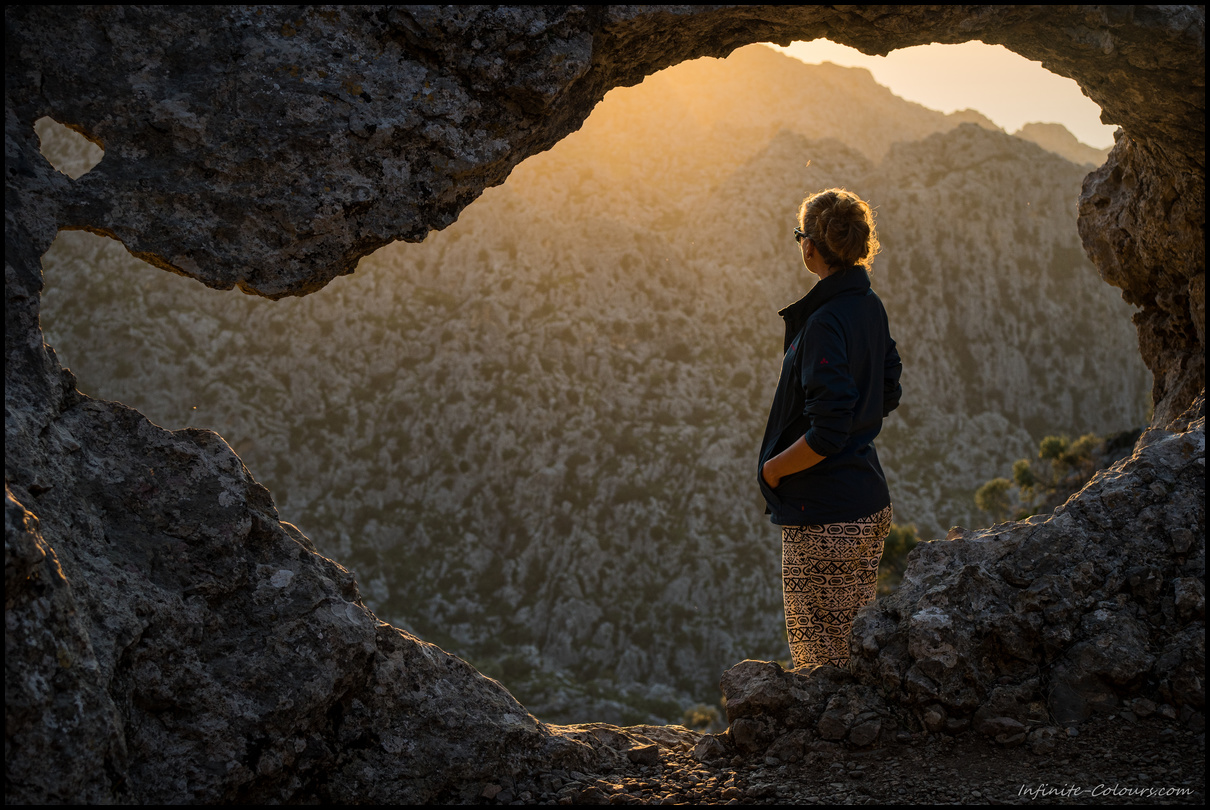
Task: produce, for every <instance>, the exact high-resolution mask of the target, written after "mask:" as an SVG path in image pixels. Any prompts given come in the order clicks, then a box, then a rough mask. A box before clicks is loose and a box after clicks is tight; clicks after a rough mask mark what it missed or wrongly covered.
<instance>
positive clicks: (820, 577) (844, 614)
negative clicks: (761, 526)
mask: <svg viewBox="0 0 1210 810" xmlns="http://www.w3.org/2000/svg"><path fill="white" fill-rule="evenodd" d="M891 514H892V512H891V507H889V506H888V507H887V508H885V509H883V510H882V511H880V512H876V513H875V514H873V515H870V516H869V517H866V518H862V519H861V520H856V521H853V522H852V523H828V524H826V525H824V526H783V527H782V533H781V561H782V562H781V574H782V595H783V596H784V598H785V604H786V635H787V636H789V639H790V655H792V656H793V658H794V667H795V668H796V669H797V668H798V667H803V666H807V665H808V664H831V665H832V666H836V667H845V666H847V665H848V663H849V636H850V635H851V634H852V632H853V617H854V616H855V615H857V611H858V610H859V609H860V608H861V607H862V606H863V605H865V604H866V603H867V602H869V601H870V600H872V599H873V598H874V595H875V590H876V588H877V585H878V561H879V560H881V559H882V544H883V542H884V541H885V540H886V538H887V535H888V534H890V532H891Z"/></svg>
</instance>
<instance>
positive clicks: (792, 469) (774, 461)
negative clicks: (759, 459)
mask: <svg viewBox="0 0 1210 810" xmlns="http://www.w3.org/2000/svg"><path fill="white" fill-rule="evenodd" d="M823 460H824V456H821V455H820V454H819V453H816V452H815V451H814V450H812V449H811V445H809V444H807V437H806V436H803V437H802V438H801V439H799V440H798V441H796V442H794V444H792V445H790V446H789V447H787V448H786V449H785V450H782V451H781V452H780V453H778V454H777V455H775V456H774V457H773V458H771V459H769V460H768V461H766V462H765V466H763V467H761V470H760V474H761V475H763V476H764V477H765V483H766V484H768V485H769V486H771V487H773V488H774V489H777V485H778V484H780V483H781V479H783V478H785V477H786V476H787V475H793V474H794V473H796V472H802V471H803V470H807V469H810V468H811V467H814V466H815V465H816V464H818V463H819V462H821V461H823Z"/></svg>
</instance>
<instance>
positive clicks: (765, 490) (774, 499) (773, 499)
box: [756, 465, 781, 509]
mask: <svg viewBox="0 0 1210 810" xmlns="http://www.w3.org/2000/svg"><path fill="white" fill-rule="evenodd" d="M762 467H763V465H762ZM756 483H758V484H760V494H761V495H764V496H765V503H767V504H769V506H770V507H771V508H774V509H776V508H777V507H780V506H781V498H779V497H778V496H777V493H776V492H774V490H773V487H771V486H769V485H768V484H767V483H765V476H764V474H763V473H762V472H761V470H760V469H757V471H756Z"/></svg>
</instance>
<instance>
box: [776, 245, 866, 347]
mask: <svg viewBox="0 0 1210 810" xmlns="http://www.w3.org/2000/svg"><path fill="white" fill-rule="evenodd" d="M869 289H870V274H869V273H868V272H866V270H865V268H863V267H861V266H860V265H853V266H852V267H846V268H845V269H844V270H841V271H840V272H838V273H833V274H832V275H830V276H828V277H827V278H824V279H820V280H819V283H818V284H816V285H815V286H814V287H812V288H811V291H810V292H808V293H807V294H806V295H804V296H803V297H802V298H800V299H798V300H797V301H795V302H794V303H793V304H790V306H788V307H785V308H784V309H782V310H781V311H779V312H778V313H777V314H778V315H780V316H782V317H783V318H785V319H786V340H785V346H783V347H782V351H783V352H784V351H786V350H788V349H789V348H790V344H791V343H792V342H793V341H794V338H795V337H797V336H798V333H799V332H801V331H802V328H803V326H805V325H806V323H807V320H808V319H809V318H810V317H811V316H812V315H814V314H815V313H816V312H817V311H818V310H819V308H820V307H822V306H823V305H824V304H826V303H828V302H829V301H831V300H832V299H833V298H838V297H840V296H842V295H852V294H858V295H862V294H864V293H865V292H866V291H867V290H869Z"/></svg>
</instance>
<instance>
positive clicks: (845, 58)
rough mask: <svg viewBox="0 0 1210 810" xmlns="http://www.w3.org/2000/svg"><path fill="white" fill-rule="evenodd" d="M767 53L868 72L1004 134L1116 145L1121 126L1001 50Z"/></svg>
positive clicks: (827, 45)
mask: <svg viewBox="0 0 1210 810" xmlns="http://www.w3.org/2000/svg"><path fill="white" fill-rule="evenodd" d="M770 47H772V48H775V49H776V50H779V51H781V52H783V53H786V54H789V55H790V56H793V57H796V58H798V59H801V60H802V61H804V62H807V63H810V64H818V63H820V62H833V63H835V64H837V65H844V66H846V67H863V68H867V69H868V70H869V71H870V72H871V73H873V74H874V80H875V81H877V82H878V83H879V84H881V85H883V86H884V87H889V88H890V89H891V92H893V93H894V94H895V95H897V96H899V97H900V98H904V99H907V100H908V101H915V102H917V103H918V104H923V105H924V106H926V107H928V108H930V109H933V110H939V111H941V112H945V113H950V112H955V111H956V110H965V109H974V110H978V111H979V112H981V113H983V114H984V115H986V116H987V117H988V118H990V119H991V120H992V121H995V122H996V124H997V125H998V126H1000V127H1002V128H1003V129H1004V130H1005V131H1007V132H1016V131H1017V130H1019V129H1020V128H1021V127H1022V126H1023V125H1025V124H1027V123H1031V122H1044V123H1059V124H1062V125H1063V126H1065V127H1067V129H1068V130H1069V131H1070V132H1071V133H1072V134H1073V135H1075V136H1076V137H1077V138H1079V139H1080V140H1081V141H1083V142H1084V143H1086V144H1088V145H1089V146H1094V147H1097V148H1106V147H1110V146H1113V132H1114V130H1115V129H1117V127H1114V126H1106V125H1105V124H1102V123H1101V121H1100V117H1101V108H1100V107H1098V106H1097V105H1096V103H1095V102H1094V101H1092V100H1091V99H1090V98H1088V97H1087V96H1085V95H1084V94H1083V92H1081V91H1080V87H1079V85H1077V84H1076V83H1075V81H1074V80H1073V79H1067V78H1064V77H1062V76H1058V75H1056V74H1054V73H1051V72H1050V71H1048V70H1047V69H1046V68H1044V67H1042V63H1041V62H1031V61H1029V60H1028V59H1026V58H1025V57H1023V56H1019V55H1018V54H1015V53H1013V52H1012V51H1010V50H1009V49H1008V48H1005V47H1004V46H1003V45H985V44H983V43H982V42H966V43H963V44H962V45H938V44H932V45H918V46H916V47H914V48H901V49H900V50H897V51H892V52H891V53H890V54H888V55H887V56H866V55H865V54H863V53H862V52H861V51H858V50H856V49H854V48H850V47H848V46H846V45H837V44H836V43H834V42H829V41H828V40H826V39H817V40H815V41H814V42H795V43H793V44H791V45H789V46H788V47H780V46H777V45H771V46H770Z"/></svg>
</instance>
